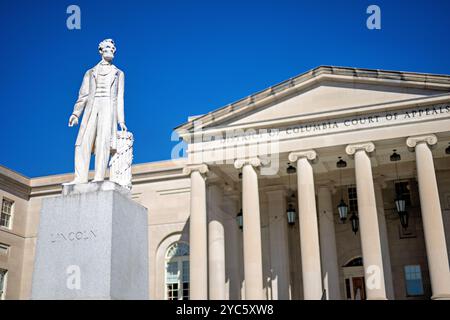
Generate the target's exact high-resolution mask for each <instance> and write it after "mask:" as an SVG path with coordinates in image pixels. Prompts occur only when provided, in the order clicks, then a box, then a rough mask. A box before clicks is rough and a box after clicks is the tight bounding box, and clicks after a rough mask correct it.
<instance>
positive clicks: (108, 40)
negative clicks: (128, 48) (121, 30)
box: [98, 39, 116, 53]
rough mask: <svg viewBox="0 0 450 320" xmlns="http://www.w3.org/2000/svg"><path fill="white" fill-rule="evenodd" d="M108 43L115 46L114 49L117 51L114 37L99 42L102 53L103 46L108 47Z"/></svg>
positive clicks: (99, 50)
mask: <svg viewBox="0 0 450 320" xmlns="http://www.w3.org/2000/svg"><path fill="white" fill-rule="evenodd" d="M107 44H110V45H112V46H113V51H114V52H116V44H115V43H114V40H113V39H105V40H103V41H102V42H100V43H99V44H98V52H100V53H102V51H103V48H105V47H106V45H107Z"/></svg>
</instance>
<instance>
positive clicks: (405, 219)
mask: <svg viewBox="0 0 450 320" xmlns="http://www.w3.org/2000/svg"><path fill="white" fill-rule="evenodd" d="M398 216H399V217H400V224H401V225H402V227H403V229H408V223H409V214H408V211H404V212H401V213H400V212H399V213H398Z"/></svg>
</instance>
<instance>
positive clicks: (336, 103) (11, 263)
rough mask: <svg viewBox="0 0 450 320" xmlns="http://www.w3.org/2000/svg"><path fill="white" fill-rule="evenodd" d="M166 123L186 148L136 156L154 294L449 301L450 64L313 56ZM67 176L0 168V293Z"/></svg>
mask: <svg viewBox="0 0 450 320" xmlns="http://www.w3.org/2000/svg"><path fill="white" fill-rule="evenodd" d="M175 130H176V131H177V132H178V134H179V136H180V137H181V138H182V139H183V140H184V142H185V143H187V157H186V158H181V159H177V160H169V161H162V162H153V163H144V164H136V165H134V167H133V190H132V195H133V199H135V201H137V202H139V203H141V204H142V205H144V206H145V207H147V208H148V212H149V216H148V232H149V261H150V263H149V266H148V268H149V275H150V277H149V288H150V297H149V298H150V299H183V298H188V297H189V298H191V299H430V298H432V299H445V298H447V299H448V298H450V271H449V258H448V256H449V248H450V243H449V241H450V240H449V239H450V76H448V75H435V74H421V73H410V72H396V71H382V70H368V69H354V68H342V67H329V66H322V67H318V68H316V69H314V70H311V71H309V72H306V73H304V74H301V75H299V76H297V77H294V78H292V79H289V80H287V81H285V82H283V83H280V84H278V85H275V86H273V87H271V88H268V89H266V90H263V91H261V92H258V93H256V94H253V95H251V96H249V97H247V98H244V99H242V100H240V101H237V102H235V103H232V104H230V105H227V106H225V107H223V108H220V109H217V110H215V111H212V112H210V113H208V114H206V115H202V116H198V117H191V118H190V119H189V121H188V122H187V123H185V124H183V125H181V126H179V127H177V128H176V129H175ZM71 179H72V174H62V175H55V176H46V177H39V178H31V179H30V178H27V177H24V176H23V175H21V174H19V173H16V172H14V171H12V170H10V169H7V168H5V167H0V201H2V211H1V219H0V294H1V298H2V299H28V298H29V297H30V291H31V279H32V274H33V261H34V250H35V244H36V237H38V236H39V235H38V234H37V230H38V224H39V212H40V206H41V201H42V199H43V198H45V197H52V196H55V195H59V194H60V193H61V184H62V183H63V182H67V181H70V180H71ZM67 237H68V240H69V241H74V242H76V241H88V240H86V239H84V238H83V237H80V238H78V237H75V236H71V235H70V234H69V235H67ZM123 263H129V262H127V261H123Z"/></svg>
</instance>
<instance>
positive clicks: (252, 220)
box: [234, 158, 265, 300]
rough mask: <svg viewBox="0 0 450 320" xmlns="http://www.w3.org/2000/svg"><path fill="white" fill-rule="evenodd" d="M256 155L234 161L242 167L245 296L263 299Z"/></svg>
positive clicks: (246, 297)
mask: <svg viewBox="0 0 450 320" xmlns="http://www.w3.org/2000/svg"><path fill="white" fill-rule="evenodd" d="M260 165H261V162H260V160H259V159H258V158H251V159H245V160H244V159H239V160H236V161H235V163H234V166H235V168H236V169H241V168H242V215H243V224H244V226H243V244H244V278H245V299H246V300H263V299H265V295H264V289H263V269H262V247H261V217H260V212H259V190H258V176H257V174H256V171H255V167H258V166H260Z"/></svg>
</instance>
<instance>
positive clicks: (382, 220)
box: [374, 179, 395, 300]
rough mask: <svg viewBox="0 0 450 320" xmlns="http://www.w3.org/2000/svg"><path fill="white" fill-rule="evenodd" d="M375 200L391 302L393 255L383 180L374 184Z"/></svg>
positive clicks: (393, 297) (387, 292) (387, 289)
mask: <svg viewBox="0 0 450 320" xmlns="http://www.w3.org/2000/svg"><path fill="white" fill-rule="evenodd" d="M374 187H375V200H376V202H377V212H378V225H379V229H380V243H381V251H382V252H383V268H384V269H383V270H384V280H385V281H384V284H385V286H386V295H387V298H388V299H389V300H394V299H395V296H394V283H393V280H392V267H391V254H390V250H389V236H388V231H387V225H386V217H385V213H384V202H383V190H382V189H384V188H385V187H386V184H385V183H384V181H383V180H382V179H378V181H377V182H376V183H375V184H374Z"/></svg>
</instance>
